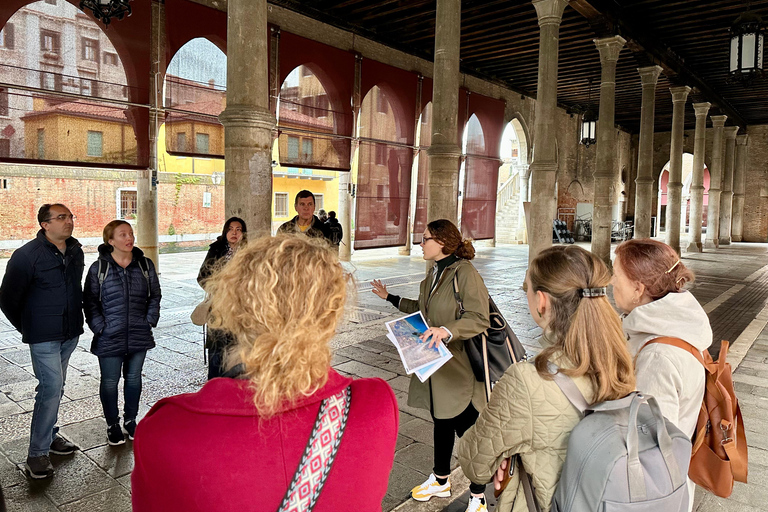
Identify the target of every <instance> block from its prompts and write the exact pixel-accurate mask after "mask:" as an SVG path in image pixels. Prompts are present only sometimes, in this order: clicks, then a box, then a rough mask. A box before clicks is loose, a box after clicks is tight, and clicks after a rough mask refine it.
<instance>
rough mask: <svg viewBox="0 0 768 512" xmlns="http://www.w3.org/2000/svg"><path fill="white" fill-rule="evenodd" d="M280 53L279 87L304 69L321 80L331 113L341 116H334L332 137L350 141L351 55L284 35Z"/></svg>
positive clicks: (282, 33) (308, 40) (285, 33)
mask: <svg viewBox="0 0 768 512" xmlns="http://www.w3.org/2000/svg"><path fill="white" fill-rule="evenodd" d="M279 53H280V86H281V87H282V84H283V83H284V82H285V79H286V78H287V77H288V75H289V74H290V73H291V72H292V71H293V70H294V69H296V68H297V67H299V66H301V65H304V66H307V67H308V68H309V69H311V70H312V73H314V74H315V76H317V78H318V80H320V83H321V84H322V86H323V88H324V89H325V92H326V94H327V95H328V101H329V103H330V105H331V108H332V109H333V111H334V112H338V113H340V114H341V115H339V116H336V115H335V116H334V125H335V126H334V130H335V133H336V134H338V135H344V136H349V137H351V136H352V130H353V126H352V101H351V100H352V87H353V84H354V79H355V56H354V54H352V53H351V52H347V51H344V50H340V49H338V48H334V47H332V46H328V45H326V44H323V43H319V42H317V41H312V40H311V39H306V38H304V37H301V36H298V35H296V34H292V33H290V32H285V31H281V32H280V49H279ZM337 117H338V118H339V119H338V121H337V120H336V118H337Z"/></svg>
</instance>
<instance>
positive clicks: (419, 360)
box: [386, 312, 451, 374]
mask: <svg viewBox="0 0 768 512" xmlns="http://www.w3.org/2000/svg"><path fill="white" fill-rule="evenodd" d="M386 326H387V329H388V330H389V332H390V336H388V338H389V339H390V341H392V343H393V344H394V345H395V347H396V348H397V352H398V353H399V354H400V359H401V360H402V361H403V366H404V367H405V371H406V373H408V374H411V373H413V372H416V371H417V370H420V369H422V368H425V367H427V366H432V365H435V363H440V364H439V365H437V367H438V368H439V367H440V366H442V364H443V363H444V362H445V361H447V360H448V359H450V358H451V353H450V352H449V351H448V349H447V348H446V347H445V345H443V344H442V343H439V344H437V345H435V346H433V347H432V348H430V347H429V340H427V341H422V340H420V339H419V336H421V335H422V334H424V332H426V330H427V329H428V327H427V322H426V321H425V320H424V317H423V316H422V314H421V312H416V313H413V314H410V315H408V316H404V317H402V318H398V319H397V320H392V321H391V322H387V323H386ZM441 360H442V361H441ZM435 369H437V368H435Z"/></svg>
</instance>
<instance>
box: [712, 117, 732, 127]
mask: <svg viewBox="0 0 768 512" xmlns="http://www.w3.org/2000/svg"><path fill="white" fill-rule="evenodd" d="M710 119H712V126H714V127H715V128H722V127H723V126H725V120H726V119H728V116H726V115H722V116H710Z"/></svg>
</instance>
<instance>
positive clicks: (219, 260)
mask: <svg viewBox="0 0 768 512" xmlns="http://www.w3.org/2000/svg"><path fill="white" fill-rule="evenodd" d="M247 240H248V229H247V228H246V227H245V221H244V220H243V219H241V218H239V217H230V218H229V219H228V220H227V222H225V223H224V229H222V230H221V236H220V237H218V238H217V239H216V241H215V242H213V243H212V244H211V246H210V248H209V249H208V254H206V255H205V261H203V265H202V266H201V267H200V273H199V274H198V275H197V282H198V283H200V286H202V287H203V288H205V280H206V279H208V278H209V277H211V274H213V273H214V271H216V270H218V269H219V268H221V267H222V266H223V265H225V264H226V263H227V262H228V261H229V260H230V259H232V256H234V255H235V252H237V250H238V249H239V248H240V247H242V246H243V245H245V243H246V242H247ZM231 342H232V339H231V337H230V336H228V335H227V333H226V332H224V331H221V330H218V329H208V335H207V336H206V339H205V348H206V349H208V380H210V379H213V378H215V377H221V374H222V371H221V366H222V354H223V353H224V349H225V348H226V347H227V346H228V345H229V344H230V343H231Z"/></svg>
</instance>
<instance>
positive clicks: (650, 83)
mask: <svg viewBox="0 0 768 512" xmlns="http://www.w3.org/2000/svg"><path fill="white" fill-rule="evenodd" d="M637 72H638V73H640V81H641V82H642V84H643V102H642V106H641V107H640V142H639V144H638V146H639V148H638V150H637V179H635V184H636V185H637V188H636V189H635V238H648V237H650V236H651V214H652V211H651V210H652V209H653V120H654V111H655V108H656V82H657V81H658V80H659V75H660V74H661V66H648V67H645V68H638V70H637Z"/></svg>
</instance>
